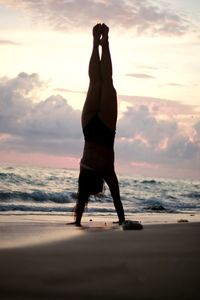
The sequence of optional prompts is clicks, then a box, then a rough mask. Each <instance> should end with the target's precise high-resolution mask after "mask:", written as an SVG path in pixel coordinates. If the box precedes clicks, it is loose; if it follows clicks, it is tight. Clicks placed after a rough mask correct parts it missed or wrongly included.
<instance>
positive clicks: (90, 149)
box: [81, 142, 114, 172]
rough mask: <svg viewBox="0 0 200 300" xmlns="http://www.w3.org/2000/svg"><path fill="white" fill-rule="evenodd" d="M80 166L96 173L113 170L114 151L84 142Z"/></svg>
mask: <svg viewBox="0 0 200 300" xmlns="http://www.w3.org/2000/svg"><path fill="white" fill-rule="evenodd" d="M81 165H82V166H87V167H89V168H91V169H93V170H94V171H96V172H105V171H108V170H112V169H113V168H114V150H113V149H112V148H110V147H108V146H105V145H102V144H97V143H93V142H85V146H84V150H83V157H82V159H81Z"/></svg>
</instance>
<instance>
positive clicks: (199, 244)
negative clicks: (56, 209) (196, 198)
mask: <svg viewBox="0 0 200 300" xmlns="http://www.w3.org/2000/svg"><path fill="white" fill-rule="evenodd" d="M10 218H11V217H10V216H9V217H8V218H7V219H6V220H7V221H6V220H5V219H4V221H3V219H2V218H0V220H1V227H0V230H1V231H0V233H1V237H4V239H3V240H2V239H1V248H2V249H1V250H0V266H1V273H0V274H1V275H0V291H1V292H0V294H1V299H2V300H4V299H5V300H6V299H26V300H29V299H55V300H57V299H73V300H74V299H95V300H96V299H152V300H153V299H181V300H183V299H188V300H189V299H198V297H199V293H200V287H199V270H200V239H199V236H200V223H196V222H188V223H184V222H183V223H176V224H175V223H174V224H169V223H168V224H156V225H150V224H144V228H143V230H130V231H123V230H121V229H113V230H109V229H110V227H109V223H108V224H107V225H106V227H105V223H103V222H102V223H101V222H100V221H99V223H98V226H96V228H95V226H94V227H93V229H92V228H91V230H82V229H78V228H74V227H73V226H66V225H65V223H64V218H63V219H62V218H60V217H57V220H55V218H54V220H53V219H51V218H48V216H45V217H41V216H40V217H38V218H35V217H33V218H32V221H31V217H30V216H29V217H26V218H25V219H24V218H21V220H20V219H18V221H17V222H16V218H13V221H12V219H10ZM9 220H10V222H9ZM91 224H92V225H91V227H92V226H93V224H97V223H95V222H94V223H91ZM99 225H102V228H99ZM11 227H12V232H11ZM105 228H106V230H105ZM9 232H10V239H13V243H11V242H10V244H9V243H8V240H9V239H8V238H7V240H6V238H5V236H6V235H7V234H8V233H9ZM17 232H18V234H17ZM20 237H21V240H20ZM25 241H26V242H25ZM6 243H7V246H6ZM3 245H4V247H3Z"/></svg>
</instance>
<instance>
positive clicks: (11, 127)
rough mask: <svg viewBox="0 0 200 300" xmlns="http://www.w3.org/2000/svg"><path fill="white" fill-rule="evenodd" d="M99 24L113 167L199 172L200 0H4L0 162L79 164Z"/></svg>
mask: <svg viewBox="0 0 200 300" xmlns="http://www.w3.org/2000/svg"><path fill="white" fill-rule="evenodd" d="M103 22H104V23H106V24H107V25H108V26H109V27H110V37H109V41H110V50H111V55H112V62H113V79H114V85H115V88H116V90H117V94H118V112H119V114H118V123H117V131H116V139H115V164H116V171H117V173H118V174H128V175H142V176H148V177H167V178H185V179H200V99H199V96H200V60H199V53H200V34H199V26H200V2H199V1H198V0H190V1H188V0H166V1H150V0H96V1H95V0H40V1H37V0H17V1H15V0H0V65H1V68H0V162H1V163H5V162H6V163H18V164H30V165H38V166H50V167H63V168H77V169H78V168H79V162H80V158H81V155H82V150H83V142H84V140H83V135H82V130H81V124H80V115H81V110H82V107H83V104H84V100H85V96H86V92H87V88H88V83H89V78H88V74H87V71H88V62H89V58H90V54H91V49H92V34H91V33H92V27H93V26H94V25H95V24H96V23H103Z"/></svg>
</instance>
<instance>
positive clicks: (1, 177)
mask: <svg viewBox="0 0 200 300" xmlns="http://www.w3.org/2000/svg"><path fill="white" fill-rule="evenodd" d="M0 182H1V183H7V184H20V185H23V184H24V183H25V184H28V185H34V186H35V185H38V186H45V185H46V184H47V183H46V182H45V181H44V180H38V179H36V178H33V177H32V176H31V175H26V176H24V177H23V176H21V175H18V174H15V173H12V172H10V173H5V172H0Z"/></svg>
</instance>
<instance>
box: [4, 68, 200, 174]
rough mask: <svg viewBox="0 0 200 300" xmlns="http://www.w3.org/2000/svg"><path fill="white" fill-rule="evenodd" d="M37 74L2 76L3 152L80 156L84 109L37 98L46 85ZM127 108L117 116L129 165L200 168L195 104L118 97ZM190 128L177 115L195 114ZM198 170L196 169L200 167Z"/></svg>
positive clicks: (120, 157) (119, 148)
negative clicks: (13, 76) (81, 122)
mask: <svg viewBox="0 0 200 300" xmlns="http://www.w3.org/2000/svg"><path fill="white" fill-rule="evenodd" d="M44 86H45V82H43V81H41V79H40V78H39V76H38V74H27V73H24V72H22V73H20V74H19V75H18V76H17V77H15V78H5V77H4V78H0V140H1V149H0V151H4V153H5V152H6V153H12V152H15V153H20V154H22V153H27V154H29V153H37V154H38V155H39V154H45V155H52V156H66V157H67V156H70V157H77V158H78V159H79V158H80V157H81V152H82V147H83V136H82V132H81V124H80V115H81V111H80V110H76V109H74V108H73V107H72V106H70V105H69V104H68V101H67V100H66V99H65V98H63V97H62V96H60V95H51V96H49V97H48V98H47V99H42V101H40V102H37V101H35V100H36V99H35V98H36V97H37V95H38V90H41V89H42V88H44ZM119 99H120V102H121V101H127V102H128V107H127V109H126V111H125V112H123V113H122V115H121V117H120V119H119V120H118V126H117V134H116V142H115V150H116V154H117V156H116V157H117V161H120V162H123V163H124V164H126V165H127V166H129V167H132V168H134V167H136V166H137V167H138V168H145V166H146V168H147V169H148V170H151V168H152V169H155V170H159V167H160V166H165V167H168V166H171V168H177V169H178V170H179V172H180V170H182V169H192V170H199V168H200V121H199V111H198V110H197V109H196V107H192V106H188V105H183V104H180V103H177V102H174V101H170V100H166V99H155V98H150V97H136V96H135V97H130V96H123V95H120V96H119ZM195 113H196V119H197V118H198V120H197V121H195V120H196V119H195V118H194V124H190V123H188V124H186V125H187V126H190V127H191V128H190V131H188V132H186V131H185V127H184V126H181V122H182V121H181V122H179V115H181V116H182V115H184V118H186V119H187V117H188V119H189V118H191V115H195ZM196 172H197V171H196Z"/></svg>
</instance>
